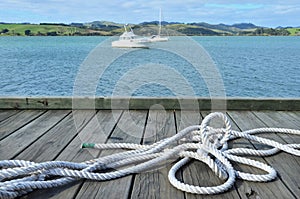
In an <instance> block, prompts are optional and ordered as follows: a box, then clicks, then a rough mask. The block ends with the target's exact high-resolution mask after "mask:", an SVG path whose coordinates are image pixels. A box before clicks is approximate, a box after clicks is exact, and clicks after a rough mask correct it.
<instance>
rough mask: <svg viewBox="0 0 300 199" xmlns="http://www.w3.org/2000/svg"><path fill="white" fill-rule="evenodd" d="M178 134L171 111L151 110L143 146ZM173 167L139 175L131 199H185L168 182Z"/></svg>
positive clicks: (182, 194)
mask: <svg viewBox="0 0 300 199" xmlns="http://www.w3.org/2000/svg"><path fill="white" fill-rule="evenodd" d="M175 133H176V128H175V120H174V114H173V112H171V111H167V112H166V111H164V110H150V111H149V116H148V120H147V126H146V131H145V135H144V140H143V144H152V143H154V142H157V141H159V140H161V139H164V138H166V137H170V136H172V135H174V134H175ZM170 167H171V165H170V164H169V163H166V164H165V165H164V166H162V167H161V168H160V169H158V170H154V171H151V172H146V173H141V174H137V175H136V176H135V179H134V184H133V189H132V194H131V198H184V193H183V192H181V191H179V190H177V189H176V188H174V187H173V186H172V185H171V184H170V183H169V181H168V171H169V169H170Z"/></svg>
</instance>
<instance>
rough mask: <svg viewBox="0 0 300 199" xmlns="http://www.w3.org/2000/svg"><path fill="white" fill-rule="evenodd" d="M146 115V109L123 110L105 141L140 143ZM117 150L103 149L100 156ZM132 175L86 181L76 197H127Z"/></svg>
mask: <svg viewBox="0 0 300 199" xmlns="http://www.w3.org/2000/svg"><path fill="white" fill-rule="evenodd" d="M146 116H147V112H146V111H124V113H123V115H122V117H121V119H120V121H119V122H118V124H117V127H116V128H115V129H114V131H113V132H112V134H111V136H110V137H109V139H108V141H107V142H108V143H116V142H117V143H118V142H125V143H136V144H139V143H141V139H142V137H143V132H144V127H145V122H146ZM117 152H120V150H108V151H103V152H101V156H107V155H110V154H113V153H117ZM133 177H134V176H133V175H129V176H125V177H122V178H118V179H115V180H109V181H103V182H95V181H87V182H85V183H84V184H83V186H82V188H81V189H80V191H79V193H78V195H77V196H76V198H124V199H125V198H128V196H129V195H130V192H131V186H132V185H131V183H132V179H133Z"/></svg>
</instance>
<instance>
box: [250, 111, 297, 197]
mask: <svg viewBox="0 0 300 199" xmlns="http://www.w3.org/2000/svg"><path fill="white" fill-rule="evenodd" d="M254 114H255V115H257V116H258V117H259V118H260V119H261V120H262V121H263V122H264V123H265V124H266V125H267V126H268V127H278V128H292V129H300V117H299V118H298V120H297V121H296V120H295V117H293V116H292V115H291V114H287V113H286V112H255V113H254ZM264 137H267V138H269V139H273V140H275V141H278V142H280V143H286V144H288V143H289V144H290V143H300V136H296V135H290V134H277V136H274V135H265V136H264ZM266 160H267V161H268V162H269V163H270V164H272V165H273V166H274V167H275V169H276V170H277V171H278V173H279V175H280V178H281V179H282V181H283V182H284V183H285V184H286V186H287V187H288V188H289V189H290V190H291V191H292V192H293V193H294V194H295V195H296V196H299V195H300V190H299V184H300V175H299V170H300V157H298V156H294V155H290V154H287V153H283V152H282V153H279V154H278V155H276V156H271V157H268V158H266Z"/></svg>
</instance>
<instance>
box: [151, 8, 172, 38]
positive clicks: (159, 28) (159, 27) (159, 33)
mask: <svg viewBox="0 0 300 199" xmlns="http://www.w3.org/2000/svg"><path fill="white" fill-rule="evenodd" d="M149 40H150V41H151V42H160V41H169V37H163V36H161V9H160V10H159V23H158V34H157V35H153V36H152V37H150V38H149Z"/></svg>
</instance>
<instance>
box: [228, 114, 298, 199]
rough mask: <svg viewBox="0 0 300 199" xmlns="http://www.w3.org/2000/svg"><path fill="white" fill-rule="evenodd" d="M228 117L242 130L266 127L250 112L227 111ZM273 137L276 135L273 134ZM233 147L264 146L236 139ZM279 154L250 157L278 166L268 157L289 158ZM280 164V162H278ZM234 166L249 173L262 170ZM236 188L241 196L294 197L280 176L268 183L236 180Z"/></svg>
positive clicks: (263, 147)
mask: <svg viewBox="0 0 300 199" xmlns="http://www.w3.org/2000/svg"><path fill="white" fill-rule="evenodd" d="M228 114H229V115H230V117H231V118H232V119H233V120H234V122H235V123H236V124H237V125H238V127H239V128H240V129H241V130H242V131H245V130H249V129H253V128H260V127H266V126H265V124H264V123H263V122H262V121H261V120H259V119H258V118H257V117H256V116H255V115H254V114H253V113H252V112H249V111H245V112H234V111H232V112H229V113H228ZM273 137H274V138H275V137H276V135H273ZM233 143H234V146H235V147H247V148H253V147H255V148H256V149H265V146H263V145H261V144H257V143H252V142H250V143H251V144H249V142H248V141H245V140H244V139H238V140H234V141H233ZM279 156H280V154H279V155H278V156H276V157H265V158H256V157H250V158H251V159H255V160H258V161H260V162H263V163H267V164H270V165H271V166H272V167H274V168H276V169H277V168H278V166H280V165H274V164H272V163H271V162H270V158H275V159H278V160H279V161H280V162H282V161H289V158H286V157H284V156H280V157H279ZM279 164H281V163H279ZM236 168H238V169H241V170H243V171H246V172H251V173H253V172H254V173H262V171H260V170H258V169H254V168H252V167H248V166H244V165H240V164H238V165H237V166H236ZM237 188H238V191H239V193H240V196H241V197H242V198H248V197H249V196H251V197H260V198H294V197H295V196H294V195H293V194H292V193H291V192H290V190H289V189H288V188H287V187H286V186H285V184H284V183H283V182H282V181H281V179H280V178H277V179H275V180H274V181H272V182H268V183H256V182H247V181H238V183H237Z"/></svg>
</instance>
